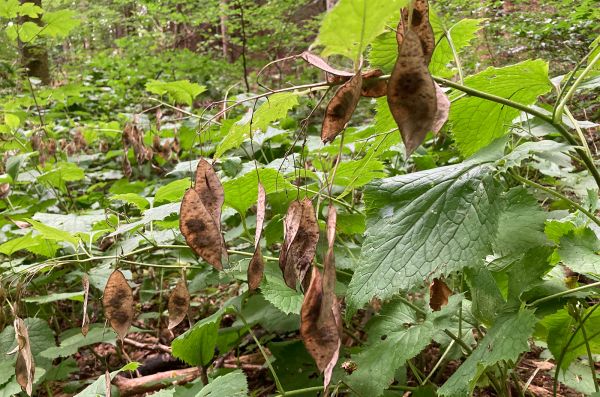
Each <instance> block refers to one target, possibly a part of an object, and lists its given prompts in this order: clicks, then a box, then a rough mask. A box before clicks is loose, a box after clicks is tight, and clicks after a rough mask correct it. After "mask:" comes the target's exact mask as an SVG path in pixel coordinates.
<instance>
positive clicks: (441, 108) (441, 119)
mask: <svg viewBox="0 0 600 397" xmlns="http://www.w3.org/2000/svg"><path fill="white" fill-rule="evenodd" d="M433 84H434V85H435V96H436V99H437V111H436V113H435V120H434V121H433V127H432V130H433V132H434V133H435V134H437V133H438V132H440V130H441V129H442V127H443V126H444V124H446V121H448V114H449V113H450V100H449V99H448V96H447V95H446V93H445V92H444V90H442V87H440V86H439V85H438V84H437V83H435V82H434V83H433Z"/></svg>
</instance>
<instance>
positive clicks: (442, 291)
mask: <svg viewBox="0 0 600 397" xmlns="http://www.w3.org/2000/svg"><path fill="white" fill-rule="evenodd" d="M451 295H452V290H451V289H450V288H448V286H447V285H446V283H445V282H443V281H442V280H440V279H439V278H434V279H433V282H432V283H431V284H430V285H429V307H431V310H433V311H434V312H437V311H440V310H442V307H444V306H446V305H447V304H448V298H449V297H450V296H451Z"/></svg>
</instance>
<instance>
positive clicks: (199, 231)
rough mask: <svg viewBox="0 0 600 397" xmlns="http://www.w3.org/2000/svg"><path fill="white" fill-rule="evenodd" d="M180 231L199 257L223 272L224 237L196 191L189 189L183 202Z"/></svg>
mask: <svg viewBox="0 0 600 397" xmlns="http://www.w3.org/2000/svg"><path fill="white" fill-rule="evenodd" d="M179 229H180V230H181V234H182V235H183V237H184V238H185V241H186V243H187V245H188V246H189V247H190V248H191V249H192V250H193V251H194V252H195V253H196V254H198V256H200V257H201V258H202V259H204V260H205V261H206V262H208V263H209V264H211V265H212V266H213V267H214V268H215V269H217V270H223V251H224V250H225V248H224V246H223V236H221V232H220V231H219V229H218V227H217V225H216V224H215V222H214V219H213V217H212V215H211V214H210V213H209V212H208V210H207V209H206V207H205V206H204V204H203V203H202V201H201V200H200V197H199V196H198V193H197V192H196V190H194V189H188V190H187V191H186V192H185V194H184V196H183V200H182V201H181V209H180V216H179Z"/></svg>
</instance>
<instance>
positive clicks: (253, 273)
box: [248, 182, 267, 291]
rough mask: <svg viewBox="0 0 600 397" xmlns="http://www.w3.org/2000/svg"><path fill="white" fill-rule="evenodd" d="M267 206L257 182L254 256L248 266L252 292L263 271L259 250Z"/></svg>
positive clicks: (263, 266) (249, 283)
mask: <svg viewBox="0 0 600 397" xmlns="http://www.w3.org/2000/svg"><path fill="white" fill-rule="evenodd" d="M266 205H267V196H266V192H265V188H264V187H263V185H262V184H261V183H260V182H259V184H258V199H257V202H256V232H255V234H254V255H252V259H251V260H250V263H249V264H248V287H249V288H250V291H254V290H255V289H257V288H258V286H259V285H260V282H261V281H262V278H263V273H264V270H265V262H264V259H263V256H262V252H261V249H260V238H261V237H262V230H263V225H264V222H265V212H266Z"/></svg>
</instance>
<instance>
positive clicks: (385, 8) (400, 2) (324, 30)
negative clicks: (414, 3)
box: [315, 0, 407, 61]
mask: <svg viewBox="0 0 600 397" xmlns="http://www.w3.org/2000/svg"><path fill="white" fill-rule="evenodd" d="M406 3H407V2H406V1H405V0H340V1H339V3H338V4H337V5H336V6H335V7H334V8H333V9H332V10H331V11H330V12H329V13H328V14H327V15H325V19H324V20H323V23H322V24H321V30H320V31H319V35H318V36H317V39H316V41H315V44H317V45H320V46H323V52H322V55H323V56H330V55H343V56H345V57H347V58H350V59H352V60H353V61H354V60H356V59H358V56H360V55H361V54H362V53H363V51H364V49H365V48H366V47H367V46H368V45H369V44H370V43H371V42H372V41H373V39H375V37H377V36H378V35H379V34H380V33H382V32H383V30H384V29H385V24H386V22H387V21H388V20H389V18H390V15H398V19H400V7H403V6H405V5H406Z"/></svg>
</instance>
